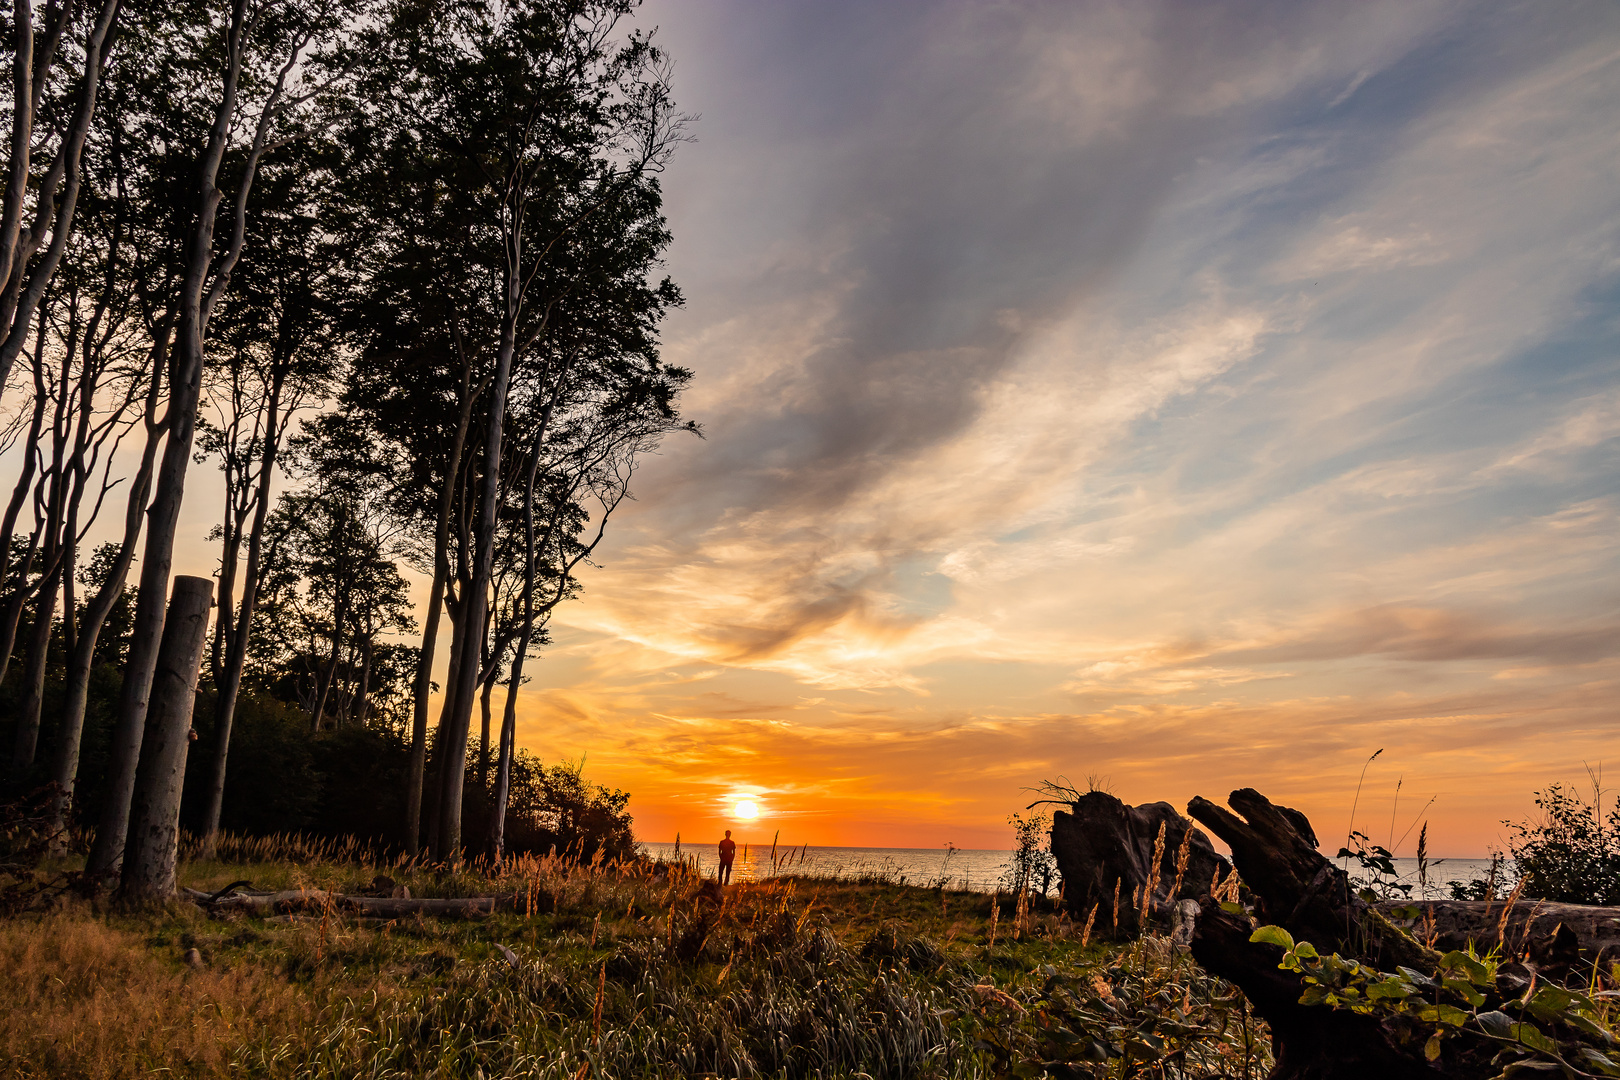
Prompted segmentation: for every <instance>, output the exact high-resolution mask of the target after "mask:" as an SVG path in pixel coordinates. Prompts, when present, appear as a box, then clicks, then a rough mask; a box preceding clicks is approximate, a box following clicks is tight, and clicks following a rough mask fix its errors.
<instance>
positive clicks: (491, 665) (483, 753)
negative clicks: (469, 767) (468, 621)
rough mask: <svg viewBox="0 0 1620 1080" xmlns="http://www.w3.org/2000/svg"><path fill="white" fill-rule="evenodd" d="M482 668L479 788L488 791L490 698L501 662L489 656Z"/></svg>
mask: <svg viewBox="0 0 1620 1080" xmlns="http://www.w3.org/2000/svg"><path fill="white" fill-rule="evenodd" d="M481 667H482V669H483V672H484V679H483V685H482V686H480V687H479V690H478V716H479V723H480V727H479V732H478V786H479V787H480V788H483V789H486V790H487V789H488V788H489V759H490V749H489V721H490V710H491V703H490V698H491V696H492V695H493V694H494V693H495V675H496V672H497V671H498V669H499V668H500V661H499V660H498V659H497V658H495V657H493V656H488V657H485V658H484V661H483V663H482V665H481Z"/></svg>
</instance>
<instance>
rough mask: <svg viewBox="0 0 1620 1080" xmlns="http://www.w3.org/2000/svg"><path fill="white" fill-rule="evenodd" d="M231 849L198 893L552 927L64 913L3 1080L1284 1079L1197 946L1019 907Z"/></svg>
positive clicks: (290, 848) (833, 885)
mask: <svg viewBox="0 0 1620 1080" xmlns="http://www.w3.org/2000/svg"><path fill="white" fill-rule="evenodd" d="M220 854H221V855H222V856H224V859H223V860H212V861H200V860H193V861H191V862H188V863H186V864H184V865H183V867H182V873H181V880H182V881H183V882H184V883H185V884H187V885H190V886H193V887H195V888H201V889H216V888H219V887H222V886H224V885H225V884H227V883H229V882H231V881H236V880H241V879H247V880H250V881H252V882H253V884H254V886H255V887H258V888H264V889H290V888H298V887H305V886H307V887H311V888H321V889H329V890H334V891H340V892H358V891H363V890H365V889H369V888H370V886H371V883H372V879H373V877H374V876H376V875H377V874H385V875H387V876H389V877H391V878H393V879H394V880H395V881H397V882H400V883H403V884H405V885H407V886H408V887H409V888H410V889H411V892H412V895H414V896H418V897H422V896H466V895H479V894H487V893H489V892H519V893H525V894H528V895H533V896H535V897H537V898H539V899H540V903H539V904H538V907H539V909H540V913H538V914H536V915H534V916H532V917H523V916H520V915H515V914H500V915H495V916H491V917H487V918H482V919H433V918H428V919H401V920H390V921H382V920H362V919H354V918H348V917H345V916H343V915H342V914H341V913H338V912H332V911H321V910H316V911H314V912H312V913H311V914H309V915H306V916H302V917H294V918H290V919H289V918H286V917H283V918H281V919H277V920H267V919H259V918H254V917H250V916H246V915H242V914H234V915H230V916H219V917H210V916H208V915H206V914H204V913H203V912H201V911H200V910H199V909H197V908H196V907H194V906H192V905H185V904H177V905H174V906H171V907H168V908H164V909H160V910H147V911H141V912H131V911H119V910H115V909H111V908H107V907H100V906H95V905H91V904H89V903H87V902H84V901H79V900H72V901H66V902H64V903H62V904H60V905H59V906H58V907H57V908H56V909H55V910H53V911H51V912H50V913H48V914H45V915H36V916H28V917H23V918H18V919H13V920H10V921H7V922H0V994H3V995H4V996H3V1000H0V1075H5V1076H8V1077H18V1078H19V1080H21V1078H32V1077H41V1078H43V1077H51V1078H53V1080H55V1078H73V1077H112V1076H129V1075H143V1074H146V1073H151V1072H162V1073H163V1074H164V1075H166V1076H171V1077H214V1076H252V1077H277V1078H279V1077H287V1078H294V1077H297V1078H311V1080H314V1078H324V1077H353V1076H366V1077H376V1078H387V1077H442V1078H468V1080H471V1078H482V1080H493V1078H496V1077H518V1076H523V1077H553V1076H554V1077H567V1078H571V1080H583V1078H585V1077H589V1076H597V1077H604V1078H617V1077H675V1076H704V1075H712V1076H726V1077H777V1076H781V1077H794V1078H797V1077H805V1078H809V1077H822V1078H831V1077H838V1076H850V1077H855V1076H862V1075H864V1076H867V1077H870V1078H872V1080H884V1078H895V1077H941V1078H944V1077H969V1076H1001V1075H1012V1074H1013V1073H1014V1072H1015V1071H1016V1072H1017V1073H1018V1074H1019V1075H1040V1074H1041V1073H1042V1072H1050V1073H1052V1074H1054V1075H1065V1076H1077V1077H1085V1076H1096V1077H1104V1076H1106V1077H1113V1078H1123V1077H1166V1078H1171V1077H1173V1078H1182V1077H1187V1078H1192V1077H1215V1076H1231V1077H1239V1076H1245V1075H1247V1076H1254V1077H1258V1076H1263V1075H1264V1074H1265V1072H1266V1071H1267V1070H1268V1068H1269V1065H1270V1060H1269V1057H1268V1056H1267V1051H1266V1047H1267V1046H1268V1045H1269V1042H1268V1040H1267V1039H1266V1038H1265V1037H1264V1031H1263V1028H1261V1027H1260V1026H1258V1025H1257V1024H1256V1023H1255V1022H1253V1021H1250V1020H1249V1019H1248V1018H1247V1012H1246V1009H1245V1008H1244V1005H1243V1003H1242V999H1241V997H1240V996H1239V995H1238V994H1236V992H1235V991H1234V990H1233V989H1232V988H1230V987H1228V986H1226V985H1225V984H1222V983H1220V982H1219V981H1218V980H1215V979H1212V978H1210V977H1209V976H1207V975H1205V974H1204V973H1202V972H1201V971H1200V970H1199V969H1198V968H1197V967H1196V966H1195V965H1193V964H1192V962H1191V960H1190V958H1188V957H1187V956H1186V954H1185V951H1184V950H1178V949H1174V948H1172V947H1171V946H1170V945H1169V944H1168V943H1167V942H1165V941H1164V940H1163V939H1161V938H1147V939H1144V940H1143V941H1141V942H1139V943H1137V944H1135V945H1132V946H1128V947H1125V948H1123V949H1121V948H1120V947H1118V946H1104V945H1102V944H1100V943H1098V942H1095V941H1093V942H1089V943H1086V942H1083V941H1082V940H1081V939H1082V936H1083V933H1082V928H1077V927H1075V926H1074V925H1072V924H1071V923H1070V922H1069V921H1068V920H1067V919H1066V918H1063V917H1061V916H1060V915H1058V914H1056V913H1054V912H1052V911H1045V910H1037V911H1034V912H1032V913H1031V914H1029V915H1028V916H1027V918H1026V919H1025V920H1022V921H1020V920H1018V919H1016V918H1015V915H1014V904H1013V903H1012V901H1011V899H1009V898H1006V897H1002V898H1000V900H999V901H995V902H993V900H992V898H991V897H989V896H986V895H983V894H977V893H968V892H957V891H951V890H948V889H939V888H926V887H917V886H905V885H901V884H898V883H895V882H889V881H883V880H868V881H864V882H849V881H832V880H817V879H814V878H781V879H774V880H769V881H765V882H760V883H750V884H743V885H737V886H733V887H732V888H729V889H727V890H726V893H725V896H724V898H723V900H722V901H721V902H720V903H719V904H716V903H713V902H711V901H710V900H709V899H707V898H705V896H704V895H702V892H701V889H702V884H703V883H702V882H701V881H700V880H698V878H697V877H696V876H695V875H694V874H692V873H691V872H690V871H689V870H687V869H686V868H684V867H681V866H668V865H665V866H658V865H654V864H638V865H635V866H627V867H611V866H602V865H594V866H593V865H580V864H576V863H572V862H569V861H566V860H561V859H527V860H517V861H514V862H512V863H510V864H509V866H508V868H507V869H506V871H505V872H504V873H502V874H500V875H498V876H491V875H490V874H488V873H486V872H484V871H482V870H479V869H477V868H468V867H462V868H458V869H445V868H431V867H422V866H415V865H410V864H404V863H400V862H376V861H373V860H371V859H370V858H369V856H368V854H367V853H366V852H364V851H362V850H359V849H355V850H350V851H344V852H337V851H323V852H313V851H304V850H302V849H300V848H299V847H298V846H297V845H296V844H294V843H291V842H289V843H288V844H286V845H282V846H277V845H275V844H268V843H263V844H258V845H257V846H248V845H245V844H243V845H236V846H233V845H232V844H226V845H222V846H221V849H220ZM312 855H313V856H320V857H321V858H319V859H318V860H312V859H310V858H308V857H309V856H312ZM993 903H995V904H996V906H997V907H998V908H999V912H998V913H997V915H996V916H993V914H992V905H993ZM502 947H504V948H505V949H506V950H509V951H510V953H511V954H512V955H513V956H515V958H516V963H515V964H514V963H513V962H511V961H510V960H509V959H508V958H507V956H506V955H505V954H504V953H503V951H502ZM190 949H196V950H197V952H198V954H199V956H200V959H201V964H200V966H195V967H194V966H190V965H188V964H187V963H186V960H185V954H186V952H187V950H190ZM1043 1062H1044V1063H1046V1065H1045V1066H1043V1065H1042V1063H1043ZM1060 1062H1062V1063H1064V1064H1062V1065H1059V1064H1058V1063H1060Z"/></svg>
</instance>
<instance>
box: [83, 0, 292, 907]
mask: <svg viewBox="0 0 1620 1080" xmlns="http://www.w3.org/2000/svg"><path fill="white" fill-rule="evenodd" d="M246 23H247V0H233V3H232V11H231V20H230V30H229V36H228V42H227V47H226V70H225V76H224V83H223V86H222V89H221V93H220V100H219V107H218V108H217V110H216V111H215V114H214V126H213V128H212V130H211V131H210V132H209V137H208V145H207V147H206V149H205V150H204V152H203V154H202V156H201V159H200V161H199V163H198V164H199V169H198V177H197V211H196V219H195V221H194V222H193V225H192V228H191V234H190V236H189V237H188V243H187V251H186V274H185V278H184V280H183V282H182V285H181V289H180V297H179V304H178V307H179V332H178V334H177V337H178V341H177V345H178V349H177V350H176V353H177V356H174V357H172V358H171V363H170V376H169V411H168V415H167V417H166V418H165V427H166V428H167V430H168V438H167V439H166V440H165V442H164V446H163V459H162V463H161V465H160V466H159V468H158V474H157V489H156V492H155V494H154V495H153V498H152V505H151V507H150V508H149V509H148V510H147V528H146V550H145V558H144V559H143V560H142V563H141V581H140V593H139V595H138V596H137V597H136V600H135V622H134V628H133V630H132V631H131V634H130V646H129V656H128V657H127V659H126V661H125V666H124V684H123V687H122V689H121V690H120V692H119V695H118V713H117V720H116V722H115V725H114V730H113V738H112V752H113V758H112V769H111V772H110V775H109V777H108V784H107V802H106V805H105V807H104V809H103V811H102V815H101V822H100V825H99V827H98V828H97V830H96V839H95V843H94V844H93V845H92V846H91V848H90V855H89V858H88V859H87V861H86V863H85V874H86V875H87V876H88V877H90V878H91V879H92V880H96V879H100V878H105V877H108V876H110V875H111V874H112V873H113V871H115V870H116V869H117V868H118V866H119V864H120V862H121V860H122V859H123V845H124V837H125V836H126V835H127V834H128V832H129V813H130V798H131V796H132V793H133V791H134V786H135V767H136V763H137V762H138V761H139V759H140V756H141V737H142V733H143V732H144V730H145V727H146V711H147V707H148V699H149V697H150V695H151V692H152V680H153V677H154V674H155V672H156V667H157V649H158V643H159V641H160V640H161V638H162V634H163V614H164V613H163V597H164V596H165V594H166V593H167V592H168V584H169V570H170V563H171V560H172V558H173V554H174V533H175V526H176V525H177V524H178V523H179V520H180V504H181V502H182V500H183V499H184V497H185V486H186V469H187V467H188V466H189V465H190V463H191V447H192V443H193V441H194V439H195V437H196V432H197V399H198V394H199V392H200V390H201V386H202V369H203V341H204V338H205V336H206V334H207V330H208V325H207V322H208V312H209V304H210V301H211V300H212V299H215V298H217V297H218V295H219V294H218V290H220V289H223V288H224V286H225V284H226V283H228V282H229V279H230V266H231V263H232V262H233V261H234V259H235V257H236V256H237V255H239V254H240V251H241V239H240V235H241V232H242V228H243V226H244V224H245V223H244V222H243V221H242V220H240V218H241V214H242V213H243V211H244V209H245V207H244V203H245V199H246V192H247V189H248V188H249V187H250V186H251V184H252V178H253V173H254V170H255V168H256V167H257V162H258V158H257V156H256V155H250V158H249V162H248V165H247V168H246V169H245V170H244V175H243V177H242V179H241V183H240V186H239V188H238V196H239V197H238V200H237V209H238V220H237V222H236V232H237V236H236V237H235V238H233V251H232V252H231V253H230V254H229V255H227V257H226V259H225V260H224V263H223V265H222V266H220V267H219V268H218V269H217V271H216V272H215V274H214V280H213V285H212V286H209V274H210V269H211V267H212V264H213V262H214V259H213V253H214V224H215V219H216V217H217V215H218V212H219V205H220V202H221V201H222V200H223V198H224V196H223V193H222V192H221V191H220V190H219V188H218V187H216V186H215V185H216V182H217V180H218V177H219V167H220V161H221V160H222V159H223V157H224V154H225V148H226V145H227V143H228V141H229V135H230V129H231V122H232V120H233V119H234V116H235V113H236V91H237V84H238V81H239V80H240V78H241V69H242V55H243V49H244V36H245V34H246V29H247V27H246ZM267 108H268V106H267ZM264 119H265V117H264V115H263V114H261V129H262V127H263V121H264ZM261 135H262V130H261ZM256 141H260V142H262V139H258V138H256ZM260 150H261V147H260V146H255V151H256V152H257V151H260ZM205 288H209V289H210V292H209V294H208V296H207V297H205V295H204V290H205Z"/></svg>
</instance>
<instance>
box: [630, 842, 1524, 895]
mask: <svg viewBox="0 0 1620 1080" xmlns="http://www.w3.org/2000/svg"><path fill="white" fill-rule="evenodd" d="M640 846H641V848H642V850H643V851H645V852H646V853H647V854H648V855H649V856H651V857H652V858H654V859H662V860H665V861H672V860H674V859H675V858H676V857H677V854H678V855H679V857H680V858H682V859H685V860H687V861H689V862H690V861H693V860H695V861H696V863H697V867H698V869H699V870H700V871H702V873H703V874H704V875H705V876H708V875H711V874H713V873H714V872H715V870H716V868H717V867H718V865H719V861H720V860H719V855H718V853H717V852H716V850H715V848H714V846H713V845H711V844H704V845H701V846H694V845H692V844H682V845H680V847H679V850H678V852H677V847H676V845H675V844H666V843H652V842H643V843H642V844H641V845H640ZM1012 856H1013V853H1012V852H1011V851H1002V850H996V849H992V848H954V849H950V850H944V849H941V848H862V847H815V846H813V845H805V846H802V847H792V848H789V847H785V846H784V847H778V848H776V850H775V853H774V855H773V853H772V850H771V848H770V847H769V845H767V846H764V847H760V846H757V845H749V846H740V847H738V848H737V861H736V862H735V863H734V864H733V865H732V868H731V876H732V880H733V881H762V880H765V879H767V878H772V877H778V876H783V875H793V874H808V875H812V876H815V877H830V878H838V879H843V880H858V879H861V878H875V879H882V880H884V881H890V882H894V883H896V884H902V885H922V886H926V887H929V888H937V887H939V886H940V885H944V886H945V887H946V888H948V889H962V890H966V891H969V892H986V893H987V892H995V891H996V890H997V889H998V888H1005V887H1006V883H1007V880H1008V877H1009V875H1008V873H1007V870H1008V867H1009V866H1010V865H1011V863H1012ZM1394 864H1395V870H1396V874H1397V877H1396V879H1395V881H1396V883H1398V884H1401V885H1407V886H1409V887H1410V892H1408V893H1406V894H1404V895H1406V896H1408V897H1409V898H1410V899H1413V900H1442V899H1445V898H1446V897H1448V896H1449V895H1450V891H1449V889H1448V888H1447V883H1448V882H1450V881H1454V880H1455V881H1462V882H1467V881H1470V880H1472V879H1474V878H1481V879H1484V878H1488V877H1489V875H1490V870H1491V860H1490V859H1480V858H1443V859H1430V860H1429V865H1428V871H1427V874H1426V876H1425V877H1423V878H1422V879H1420V875H1419V873H1418V861H1417V860H1416V859H1395V860H1394ZM1339 865H1341V866H1344V867H1345V869H1346V871H1348V872H1349V873H1350V874H1351V876H1352V877H1354V878H1357V879H1358V880H1361V881H1365V880H1366V874H1365V873H1364V872H1363V871H1362V870H1361V868H1360V867H1359V866H1356V865H1355V864H1354V863H1353V862H1349V861H1347V860H1339ZM1511 869H1512V864H1511V863H1508V864H1506V866H1504V867H1499V868H1498V870H1497V880H1498V882H1499V886H1498V888H1499V890H1500V891H1505V889H1506V888H1510V887H1511V886H1512V877H1511ZM1052 887H1053V889H1054V890H1055V889H1056V888H1057V875H1056V874H1055V873H1054V874H1053V878H1052ZM1381 891H1382V890H1381Z"/></svg>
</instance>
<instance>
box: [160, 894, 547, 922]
mask: <svg viewBox="0 0 1620 1080" xmlns="http://www.w3.org/2000/svg"><path fill="white" fill-rule="evenodd" d="M181 894H182V895H183V896H185V897H186V898H188V899H191V900H194V901H196V902H197V903H198V904H200V905H201V906H203V907H206V908H208V909H209V910H210V911H219V912H225V911H240V912H245V913H247V914H250V915H258V916H269V915H292V914H306V915H307V914H316V915H319V914H321V913H323V912H328V911H330V912H335V913H338V914H344V915H359V916H365V917H371V918H381V919H400V918H411V917H414V916H416V915H440V916H459V917H461V918H469V919H477V918H484V917H486V916H489V915H493V914H495V913H496V912H497V911H505V912H517V913H518V914H520V915H521V914H530V913H531V912H530V903H531V899H530V897H528V896H527V895H525V894H523V893H512V894H509V895H504V896H467V897H460V898H457V899H453V900H415V899H409V898H403V897H393V896H349V895H343V894H340V893H328V892H323V891H322V890H320V889H292V890H287V891H284V892H272V893H233V894H231V895H229V896H217V894H215V895H210V894H209V893H204V892H198V891H196V890H195V889H182V890H181ZM549 903H550V898H549V897H547V896H545V895H543V894H541V895H536V896H535V897H533V908H534V911H536V912H538V911H540V910H542V909H543V907H549Z"/></svg>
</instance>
